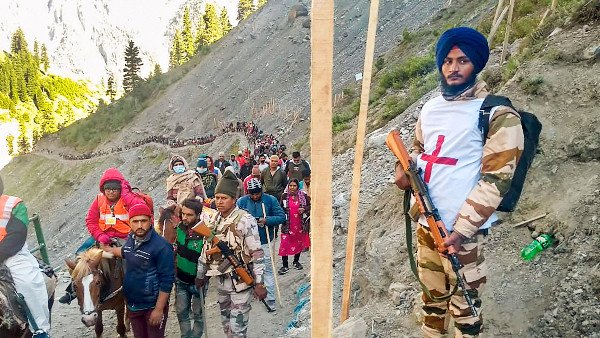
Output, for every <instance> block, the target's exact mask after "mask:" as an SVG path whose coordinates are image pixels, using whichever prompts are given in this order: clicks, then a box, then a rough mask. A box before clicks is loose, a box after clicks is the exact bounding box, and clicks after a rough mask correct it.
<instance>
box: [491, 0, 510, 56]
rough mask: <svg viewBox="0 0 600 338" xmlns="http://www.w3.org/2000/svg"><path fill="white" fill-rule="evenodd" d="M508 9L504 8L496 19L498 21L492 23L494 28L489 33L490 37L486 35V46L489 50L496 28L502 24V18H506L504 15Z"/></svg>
mask: <svg viewBox="0 0 600 338" xmlns="http://www.w3.org/2000/svg"><path fill="white" fill-rule="evenodd" d="M508 7H509V6H505V7H504V10H503V11H502V13H501V14H500V16H499V17H498V20H497V21H496V22H495V23H494V26H493V27H492V30H491V31H490V35H488V45H489V46H490V48H492V41H493V40H494V36H496V32H497V31H498V27H500V23H502V20H504V17H505V16H506V13H507V12H508Z"/></svg>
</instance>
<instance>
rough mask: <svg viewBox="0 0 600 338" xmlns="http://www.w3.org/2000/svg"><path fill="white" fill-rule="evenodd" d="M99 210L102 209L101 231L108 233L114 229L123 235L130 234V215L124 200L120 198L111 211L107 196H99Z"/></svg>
mask: <svg viewBox="0 0 600 338" xmlns="http://www.w3.org/2000/svg"><path fill="white" fill-rule="evenodd" d="M98 208H99V209H100V220H98V226H99V228H100V230H102V231H106V230H108V229H111V228H112V229H115V230H116V231H118V232H120V233H123V234H128V233H129V230H130V229H129V214H128V213H127V209H125V204H123V199H122V198H119V200H118V201H117V203H116V204H114V205H113V208H112V210H111V208H110V203H109V202H108V199H107V198H106V196H104V194H98Z"/></svg>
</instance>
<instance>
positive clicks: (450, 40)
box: [435, 27, 490, 74]
mask: <svg viewBox="0 0 600 338" xmlns="http://www.w3.org/2000/svg"><path fill="white" fill-rule="evenodd" d="M454 46H457V47H458V48H460V50H462V51H463V53H465V54H466V55H467V56H468V57H469V59H470V60H471V62H472V63H473V66H474V67H475V69H474V73H475V74H478V73H479V72H480V71H481V70H482V69H483V67H485V64H486V63H487V62H488V59H489V58H490V47H489V46H488V43H487V39H486V38H485V36H483V34H481V33H479V32H478V31H476V30H474V29H473V28H470V27H456V28H451V29H449V30H447V31H445V32H444V33H443V34H442V35H441V36H440V39H439V40H438V42H437V45H436V47H435V62H436V64H437V67H438V70H439V71H440V72H441V71H442V64H443V63H444V59H445V58H446V56H448V53H449V52H450V50H451V49H452V48H453V47H454Z"/></svg>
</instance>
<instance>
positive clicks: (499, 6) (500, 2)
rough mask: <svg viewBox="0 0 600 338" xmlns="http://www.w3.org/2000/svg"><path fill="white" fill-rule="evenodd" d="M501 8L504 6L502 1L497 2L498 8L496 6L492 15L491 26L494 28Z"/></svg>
mask: <svg viewBox="0 0 600 338" xmlns="http://www.w3.org/2000/svg"><path fill="white" fill-rule="evenodd" d="M502 6H504V0H499V1H498V6H496V12H495V13H494V20H492V26H494V25H495V24H496V22H497V21H498V16H500V11H501V10H502ZM500 21H502V20H500ZM490 34H491V33H490Z"/></svg>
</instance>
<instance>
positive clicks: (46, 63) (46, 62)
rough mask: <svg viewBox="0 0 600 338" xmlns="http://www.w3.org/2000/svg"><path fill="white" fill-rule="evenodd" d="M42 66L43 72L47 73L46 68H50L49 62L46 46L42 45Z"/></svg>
mask: <svg viewBox="0 0 600 338" xmlns="http://www.w3.org/2000/svg"><path fill="white" fill-rule="evenodd" d="M40 58H41V61H42V65H44V71H45V72H47V71H48V67H49V66H50V61H49V60H48V50H47V49H46V44H45V43H42V55H41V57H40Z"/></svg>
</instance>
